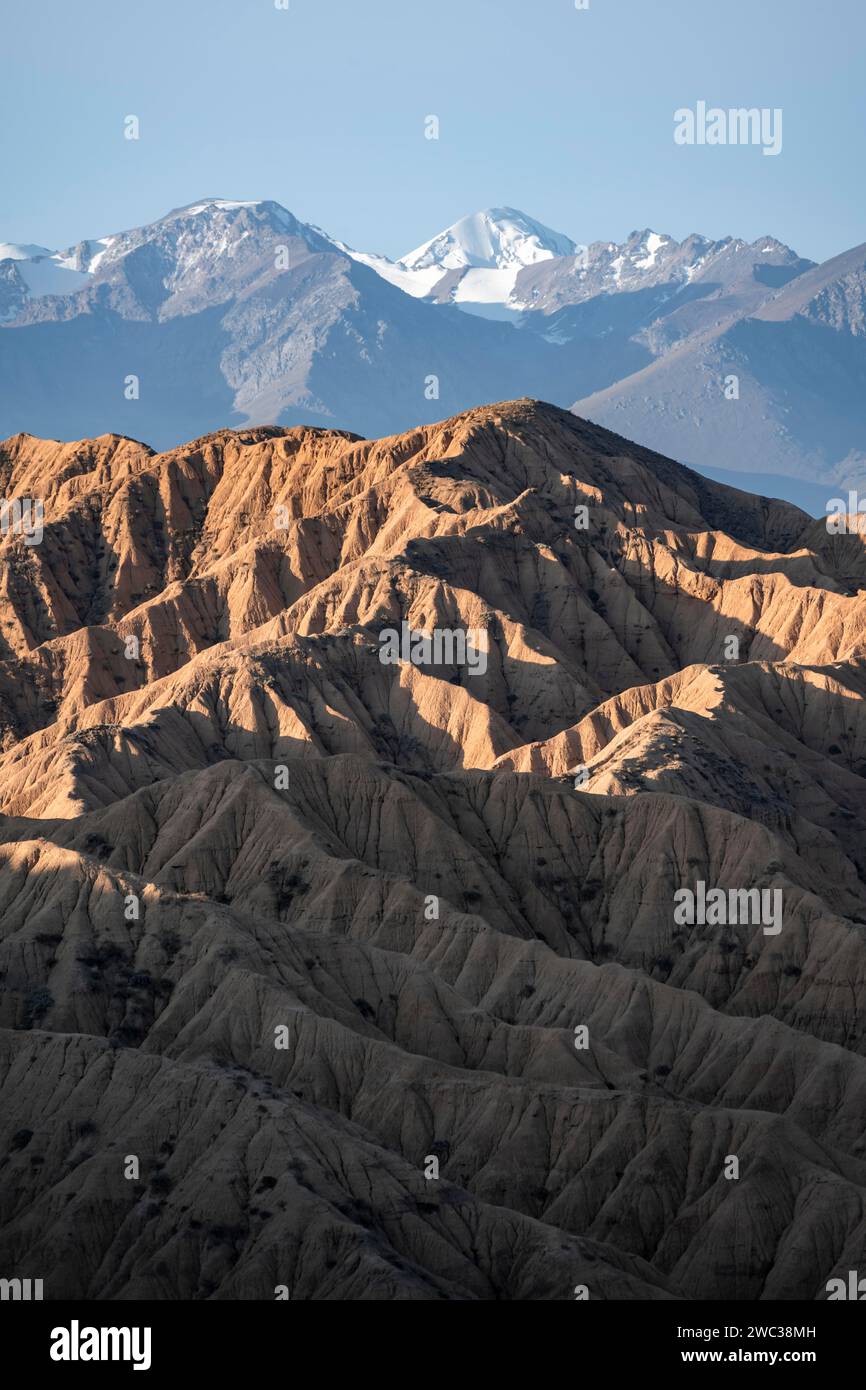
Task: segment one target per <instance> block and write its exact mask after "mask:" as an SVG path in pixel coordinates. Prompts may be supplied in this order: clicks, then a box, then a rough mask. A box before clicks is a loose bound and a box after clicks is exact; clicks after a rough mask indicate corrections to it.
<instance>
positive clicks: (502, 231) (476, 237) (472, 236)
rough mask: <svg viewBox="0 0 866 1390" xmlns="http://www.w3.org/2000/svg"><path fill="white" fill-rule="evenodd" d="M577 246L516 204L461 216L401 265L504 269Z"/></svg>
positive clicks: (572, 250) (562, 253) (563, 253)
mask: <svg viewBox="0 0 866 1390" xmlns="http://www.w3.org/2000/svg"><path fill="white" fill-rule="evenodd" d="M576 250H577V247H576V246H575V244H574V242H573V241H572V240H571V239H570V238H569V237H567V236H564V235H563V234H562V233H561V232H554V231H552V230H551V228H550V227H545V226H544V224H543V223H542V222H536V221H535V220H534V218H532V217H527V215H526V213H524V212H519V211H518V210H517V209H516V208H487V209H486V210H485V211H484V212H474V213H471V214H470V215H469V216H468V217H461V218H460V220H459V222H455V223H454V224H453V226H451V227H446V229H445V231H444V232H439V233H438V235H437V236H435V237H432V238H431V239H430V241H425V242H424V244H423V246H419V247H417V248H416V250H414V251H410V252H409V254H408V255H407V256H404V257H403V258H402V260H401V261H400V262H399V264H400V265H401V266H403V267H405V268H406V269H407V270H427V269H431V268H433V267H435V266H439V267H441V269H442V270H443V271H446V270H468V269H485V270H505V269H510V268H512V267H523V266H527V265H535V264H536V263H537V262H538V261H546V260H550V259H552V258H553V257H554V256H573V255H574V253H575V251H576Z"/></svg>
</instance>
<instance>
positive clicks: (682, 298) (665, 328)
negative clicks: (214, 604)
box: [0, 198, 866, 514]
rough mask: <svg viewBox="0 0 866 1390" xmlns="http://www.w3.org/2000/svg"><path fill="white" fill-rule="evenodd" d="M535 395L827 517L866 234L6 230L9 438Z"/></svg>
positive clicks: (863, 318)
mask: <svg viewBox="0 0 866 1390" xmlns="http://www.w3.org/2000/svg"><path fill="white" fill-rule="evenodd" d="M522 396H534V397H542V398H545V399H548V400H551V401H553V402H555V403H557V404H559V405H562V406H566V407H574V409H575V410H576V412H577V413H578V414H580V415H581V416H584V417H586V418H589V419H591V420H594V421H596V422H597V423H600V424H603V425H605V426H608V427H610V428H615V429H616V430H617V431H618V432H619V433H620V434H622V435H625V436H627V437H630V438H632V439H634V440H635V441H637V442H639V443H642V444H644V445H647V446H650V447H652V448H654V449H658V450H660V451H663V452H665V453H666V454H667V455H670V456H673V457H676V458H678V459H679V460H681V461H683V462H685V463H687V464H689V465H692V466H694V467H697V468H699V469H703V470H705V471H706V472H707V473H709V474H711V475H712V476H716V477H719V478H722V479H725V480H728V481H731V480H732V478H731V475H734V474H737V475H741V481H742V482H743V484H744V485H745V486H747V487H750V488H752V490H755V489H759V490H760V487H761V486H762V485H763V486H764V488H765V489H766V488H769V489H770V490H771V491H773V490H775V492H776V493H777V495H781V496H784V497H788V498H789V499H793V500H797V501H800V502H802V503H804V505H806V506H807V507H808V508H809V509H810V510H811V511H813V512H814V513H815V514H817V513H819V512H821V511H823V510H824V508H825V506H826V504H827V502H828V500H829V497H830V496H832V495H833V494H834V493H839V491H840V490H843V491H844V490H846V489H847V488H849V487H857V486H859V485H861V484H866V472H864V461H866V445H864V438H866V404H864V402H866V246H860V247H857V248H855V249H854V250H851V251H849V252H847V253H845V254H844V255H842V256H837V257H835V258H833V259H832V260H830V261H827V262H825V263H824V264H823V265H819V266H816V265H815V264H814V263H812V262H811V261H808V260H806V259H804V258H803V257H801V256H799V255H798V254H797V253H796V252H795V251H793V250H791V249H790V248H789V247H787V246H785V245H784V244H783V243H781V242H779V241H776V240H774V239H773V238H771V237H764V238H761V239H759V240H758V241H756V242H753V243H751V244H749V243H746V242H745V241H742V240H738V239H733V238H731V237H726V238H724V239H722V240H710V239H708V238H706V237H703V236H699V235H697V234H695V235H692V236H689V237H687V238H686V239H685V240H684V241H682V242H677V241H676V240H674V239H673V238H672V237H670V236H667V235H663V234H660V233H657V232H654V231H650V230H644V231H640V232H634V233H633V234H632V235H631V236H630V237H629V238H628V239H627V240H626V241H625V242H624V243H622V244H615V243H612V242H593V243H591V244H588V245H587V244H579V243H577V242H575V241H572V240H571V239H570V238H569V237H567V236H565V235H563V234H561V233H558V232H555V231H552V230H551V229H550V228H548V227H546V226H544V225H543V224H541V223H539V222H537V221H535V220H533V219H532V218H530V217H527V216H526V215H525V214H523V213H521V212H519V211H517V210H515V209H512V208H493V209H489V210H487V211H486V212H483V213H477V214H475V215H473V216H470V217H466V218H463V219H461V220H460V221H458V222H457V223H455V224H454V225H453V226H452V227H450V228H448V229H446V231H444V232H442V233H440V234H439V235H437V236H434V237H433V238H432V239H430V240H429V241H428V242H426V243H425V244H424V245H422V246H420V247H419V248H417V250H415V251H413V252H410V253H408V254H407V255H406V256H404V257H402V258H401V259H400V260H397V261H391V260H389V259H388V258H386V257H384V256H381V255H376V254H371V253H368V252H363V251H356V250H353V249H351V248H350V247H348V246H346V245H345V244H344V243H343V242H341V241H339V240H336V239H334V238H333V237H331V236H329V235H327V234H326V233H324V232H322V231H321V230H320V229H318V228H316V227H313V226H311V225H309V224H306V223H302V222H299V221H298V220H297V219H296V218H295V217H294V216H293V215H292V214H291V213H289V212H287V211H286V210H285V209H284V208H283V207H281V206H280V205H279V204H277V203H274V202H267V201H264V202H254V201H253V202H233V201H228V200H224V199H213V198H211V199H203V200H201V201H199V202H197V203H193V204H190V205H189V206H187V207H184V208H180V209H176V210H174V211H173V212H170V213H169V214H168V215H167V216H165V217H163V218H160V219H159V220H158V221H156V222H154V223H152V224H149V225H147V226H143V227H139V228H136V229H134V230H132V231H127V232H122V233H117V234H114V235H107V236H102V237H100V238H99V239H97V240H87V241H83V242H81V243H79V244H78V245H77V246H74V247H71V248H68V249H67V250H64V251H54V252H52V251H51V250H49V249H48V248H44V247H39V246H34V245H12V244H9V243H6V244H0V434H12V433H15V432H18V431H21V430H25V431H26V430H29V431H33V432H35V433H37V434H41V435H46V436H54V437H57V438H61V439H66V440H70V439H75V438H81V437H87V436H90V435H97V434H101V433H103V432H104V431H105V430H106V429H109V430H112V431H115V432H117V433H122V434H127V435H130V436H132V437H134V438H147V439H149V440H150V441H151V442H152V443H153V444H154V445H155V446H156V447H159V448H163V449H165V448H169V447H171V446H173V445H175V444H177V443H178V442H179V441H180V440H182V439H186V438H189V437H191V436H193V435H196V434H202V433H208V432H211V431H213V430H214V429H217V428H222V427H225V426H234V427H246V426H248V425H260V424H276V425H294V424H318V425H326V426H331V427H337V428H343V429H351V430H360V431H361V432H362V433H364V434H365V435H369V436H375V435H381V434H388V433H394V432H398V431H401V430H406V429H408V428H411V427H412V426H414V425H416V424H426V423H431V422H433V421H435V420H436V419H438V418H440V417H441V416H442V415H443V414H451V413H456V412H458V411H459V410H461V409H465V408H468V407H469V406H471V405H474V404H476V403H477V402H478V401H479V400H496V399H501V398H504V397H522Z"/></svg>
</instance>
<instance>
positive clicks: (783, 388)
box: [574, 245, 866, 499]
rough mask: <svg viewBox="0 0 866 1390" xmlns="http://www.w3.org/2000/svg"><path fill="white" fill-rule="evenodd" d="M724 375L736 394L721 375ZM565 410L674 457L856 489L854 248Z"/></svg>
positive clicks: (863, 355)
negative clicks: (744, 465)
mask: <svg viewBox="0 0 866 1390" xmlns="http://www.w3.org/2000/svg"><path fill="white" fill-rule="evenodd" d="M732 378H735V379H736V392H737V395H736V398H731V397H729V396H728V395H727V394H726V390H725V387H726V383H727V382H728V381H729V380H730V379H732ZM574 409H575V410H576V411H577V412H578V413H580V414H582V415H586V416H588V417H589V418H590V419H593V420H597V421H598V422H599V423H600V424H604V425H607V426H608V427H609V428H615V429H617V430H618V431H619V432H620V433H622V434H625V435H627V436H633V437H635V438H639V439H640V440H641V441H642V442H644V443H646V444H648V445H650V446H651V447H653V448H657V449H659V450H661V451H663V452H673V453H675V454H676V456H677V457H678V458H680V459H682V460H683V461H684V462H691V463H698V462H699V463H701V464H702V465H704V466H712V467H715V468H720V469H721V468H723V469H730V468H731V467H733V466H736V460H738V459H739V460H742V459H744V458H745V459H748V460H749V461H750V462H752V463H753V464H754V462H755V461H757V460H760V461H761V466H762V469H763V471H765V472H774V473H780V474H790V475H792V476H794V477H796V478H803V479H806V480H809V481H813V480H815V479H818V478H824V479H826V481H827V486H828V493H827V496H828V499H829V497H830V496H832V495H834V494H835V493H838V491H839V489H840V488H843V487H845V488H847V487H848V486H849V485H850V486H856V485H859V486H860V487H861V488H862V487H864V486H866V245H864V246H861V247H856V248H855V249H854V250H853V251H849V252H846V254H845V255H843V256H837V257H835V258H834V259H833V260H831V261H827V262H826V264H824V265H821V266H815V267H813V268H811V269H809V270H807V271H806V272H805V273H803V274H801V275H799V276H797V278H795V279H794V280H792V281H791V282H790V283H789V284H787V285H786V286H785V287H783V288H782V289H780V290H778V291H776V292H775V293H773V294H772V295H771V296H770V297H768V298H765V299H764V300H763V302H761V303H754V302H753V303H752V304H751V305H749V306H748V313H746V314H745V315H742V314H740V313H736V314H734V315H727V316H723V317H721V318H720V320H719V321H718V322H717V323H715V324H710V323H709V322H708V321H707V319H706V316H704V321H703V322H702V323H699V324H698V326H697V331H695V332H693V333H692V334H691V335H689V336H685V337H684V338H683V339H682V340H681V341H680V342H678V343H676V344H675V345H674V346H673V347H672V350H671V351H669V352H666V353H665V354H664V355H663V356H660V357H658V358H657V359H656V360H655V361H654V362H652V363H650V364H648V365H647V366H645V367H644V368H642V369H641V370H640V371H639V372H638V373H636V374H634V375H632V376H631V377H627V378H625V379H624V380H622V381H620V382H617V383H615V384H614V385H612V386H610V387H608V388H606V389H605V390H603V391H600V392H597V393H595V394H593V395H591V396H587V397H584V398H583V399H581V400H578V401H576V402H575V405H574Z"/></svg>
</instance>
